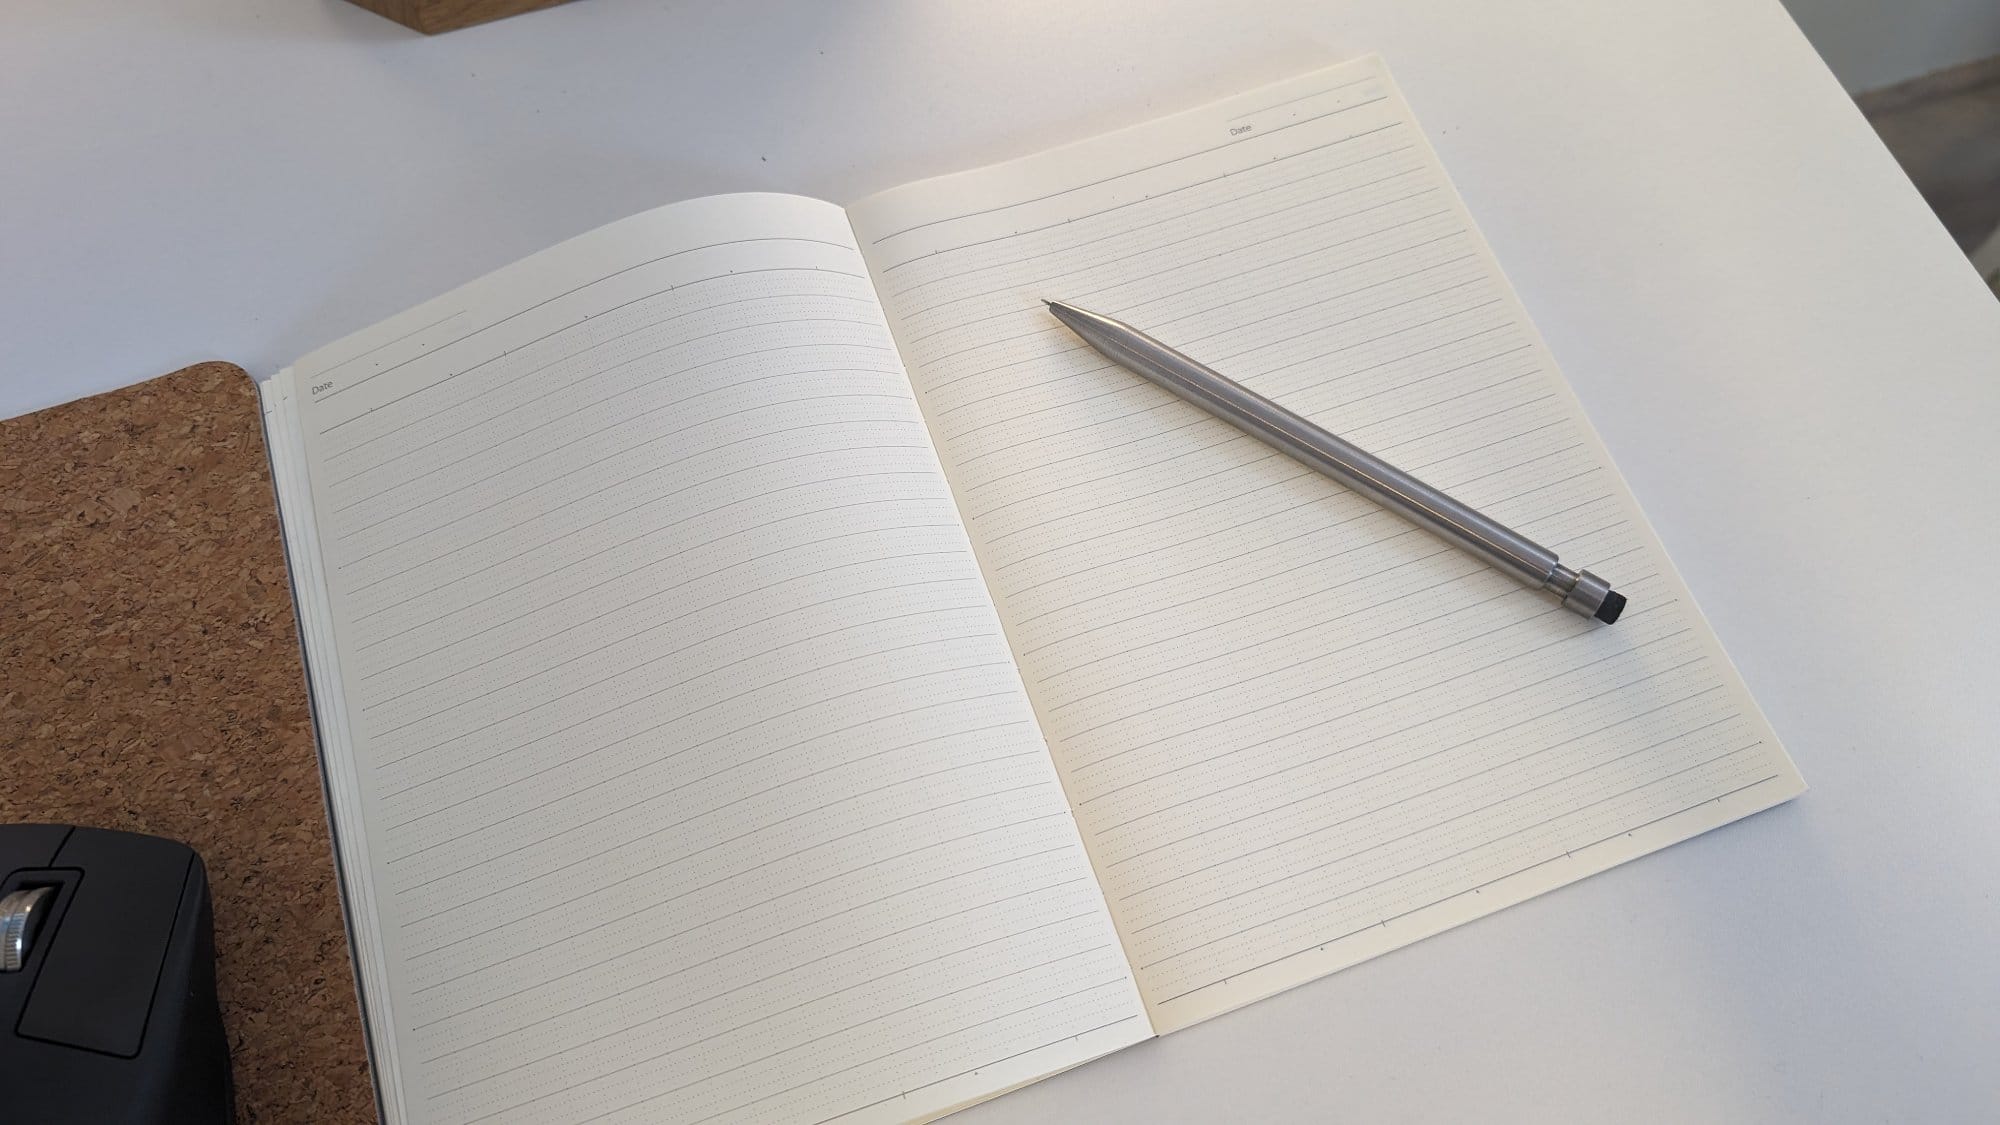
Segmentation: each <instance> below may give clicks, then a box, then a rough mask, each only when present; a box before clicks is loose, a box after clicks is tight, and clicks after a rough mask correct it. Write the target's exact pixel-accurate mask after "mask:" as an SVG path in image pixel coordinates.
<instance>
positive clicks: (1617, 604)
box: [1596, 590, 1625, 625]
mask: <svg viewBox="0 0 2000 1125" xmlns="http://www.w3.org/2000/svg"><path fill="white" fill-rule="evenodd" d="M1624 612H1625V595H1623V594H1621V593H1619V592H1618V591H1616V590H1612V591H1610V592H1609V593H1606V594H1605V595H1604V601H1603V603H1602V604H1601V605H1599V606H1598V607H1597V614H1596V616H1597V619H1598V620H1599V621H1602V622H1604V623H1605V624H1606V625H1609V624H1611V623H1612V622H1614V621H1616V620H1618V615H1619V614H1621V613H1624Z"/></svg>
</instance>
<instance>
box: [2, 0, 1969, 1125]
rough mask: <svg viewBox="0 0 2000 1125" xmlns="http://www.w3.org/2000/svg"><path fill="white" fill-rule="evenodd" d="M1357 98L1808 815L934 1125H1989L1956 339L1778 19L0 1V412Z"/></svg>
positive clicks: (1588, 9) (1552, 10) (1884, 179)
mask: <svg viewBox="0 0 2000 1125" xmlns="http://www.w3.org/2000/svg"><path fill="white" fill-rule="evenodd" d="M1366 51H1376V52H1380V53H1381V54H1382V55H1383V56H1385V57H1386V58H1387V59H1388V60H1389V63H1390V65H1391V66H1392V67H1393V68H1394V70H1395V72H1396V75H1397V78H1398V80H1399V81H1400V83H1401V85H1402V86H1403V88H1404V90H1405V92H1406V93H1407V95H1408V97H1409V100H1410V101H1411V102H1412V103H1413V104H1414V105H1415V107H1416V110H1417V112H1418V114H1419V115H1420V116H1421V117H1422V119H1423V121H1424V123H1425V125H1426V127H1427V128H1428V130H1429V132H1430V134H1431V138H1432V140H1433V142H1434V143H1435V144H1436V146H1437V148H1438V150H1439V152H1440V153H1441V154H1442V156H1443V158H1444V161H1445V164H1446V165H1447V166H1448V167H1449V168H1450V169H1451V170H1452V172H1453V173H1454V175H1455V176H1456V177H1457V179H1458V181H1459V184H1460V186H1461V188H1462V190H1463V192H1464V194H1465V197H1466V199H1467V201H1468V203H1469V204H1470V206H1471V208H1472V211H1473V213H1474V214H1475V215H1476V216H1477V218H1478V219H1479V221H1480V223H1481V225H1482V226H1483V228H1484V229H1485V231H1486V234H1487V235H1488V237H1489V238H1490V239H1491V241H1492V242H1493V244H1494V247H1495V249H1496V250H1497V252H1498V253H1499V256H1500V260H1501V261H1502V262H1503V263H1504V264H1505V265H1506V267H1507V269H1508V270H1509V272H1510V274H1511V276H1512V277H1513V279H1514V280H1515V283H1516V284H1517V286H1518V287H1519V289H1520V291H1521V294H1522V297H1523V298H1524V299H1525V301H1526V302H1527V305H1528V307H1529V309H1530V310H1531V311H1532V312H1533V314H1534V315H1535V318H1536V320H1537V321H1538V323H1539V324H1540V326H1541V328H1542V330H1543V332H1544V333H1545V334H1546V336H1547V337H1548V339H1549V342H1550V344H1551V345H1552V346H1553V347H1554V349H1555V352H1556V355H1557V357H1558V358H1559V359H1560V361H1561V363H1562V365H1563V367H1564V368H1565V369H1566V371H1567V372H1568V374H1569V377H1570V379H1571V380H1572V382H1574V383H1575V385H1576V388H1577V390H1578V392H1579V393H1580V394H1581V395H1582V397H1583V400H1584V402H1585V404H1586V406H1587V407H1588V408H1589V411H1590V414H1591V416H1592V418H1593V419H1594V420H1595V421H1596V423H1597V425H1598V427H1599V428H1600V429H1601V430H1602V431H1603V434H1604V436H1605V438H1606V440H1607V442H1608V443H1609V444H1610V446H1611V448H1612V449H1613V450H1614V451H1616V453H1617V456H1618V459H1619V462H1620V464H1621V465H1622V467H1623V469H1624V471H1625V473H1626V474H1627V476H1628V477H1629V478H1630V479H1631V481H1632V484H1633V486H1634V488H1635V489H1636V490H1637V491H1638V493H1639V496H1640V498H1641V500H1642V501H1643V502H1644V503H1645V504H1646V507H1647V509H1648V512H1649V514H1650V515H1651V516H1652V518H1653V520H1654V521H1655V523H1656V525H1657V526H1658V528H1659V530H1660V532H1661V534H1662V536H1663V537H1664V538H1665V539H1666V541H1667V543H1668V545H1669V546H1670V547H1671V548H1672V550H1673V552H1674V554H1675V557H1676V558H1677V559H1678V561H1679V562H1680V564H1681V566H1682V568H1683V569H1684V570H1685V572H1686V575H1687V578H1688V581H1689V582H1690V584H1692V585H1693V587H1694V589H1695V591H1696V592H1697V593H1698V594H1699V595H1700V597H1701V600H1702V603H1703V606H1704V607H1705V608H1706V610H1707V611H1708V613H1709V615H1710V616H1711V617H1712V618H1713V620H1714V622H1715V626H1716V628H1717V629H1718V631H1719V632H1720V633H1721V634H1722V637H1723V640H1724V642H1725V643H1726V644H1727V645H1728V646H1729V649H1730V651H1731V653H1732V654H1733V655H1734V657H1735V659H1736V660H1737V662H1738V663H1739V665H1740V666H1741V667H1742V670H1743V672H1744V675H1745V676H1746V677H1747V678H1748V680H1749V681H1750V685H1751V687H1752V689H1753V690H1754V691H1755V692H1756V693H1757V696H1758V698H1759V699H1760V701H1761V702H1762V703H1763V705H1764V707H1765V709H1766V711H1767V712H1768V714H1769V715H1770V718H1771V720H1772V722H1773V723H1774V724H1775V725H1776V726H1777V728H1778V730H1779V732H1780V733H1781V734H1782V735H1783V736H1784V738H1785V741H1786V743H1787V744H1788V745H1789V747H1790V749H1791V751H1792V753H1793V755H1794V756H1795V757H1796V758H1797V760H1798V763H1799V766H1800V768H1801V769H1802V770H1803V771H1804V773H1805V775H1806V778H1807V780H1808V781H1809V782H1810V783H1811V784H1812V785H1813V790H1812V791H1811V792H1810V793H1808V794H1807V795H1806V796H1804V797H1803V798H1801V799H1799V800H1798V801H1796V802H1793V803H1792V804H1791V805H1788V806H1786V807H1784V808H1781V809H1778V810H1774V811H1772V812H1768V813H1764V814H1762V815H1760V816H1757V817H1754V818H1752V819H1751V820H1749V821H1747V822H1744V823H1742V824H1738V825H1735V826H1733V827H1730V828H1728V829H1724V830H1722V831H1720V832H1716V833H1712V834H1710V835H1708V836H1705V837H1703V838H1701V839H1699V840H1696V841H1693V842H1691V843H1687V844H1683V845H1681V846H1679V847H1676V848H1673V849H1670V850H1669V851H1667V852H1665V853H1662V854H1660V855H1657V856H1653V857H1651V858H1648V859H1645V860H1642V861H1640V862H1638V863H1635V864H1632V865H1630V866H1628V867H1624V868H1620V869H1618V870H1616V871H1614V872H1611V873H1610V874H1607V875H1604V876H1600V877H1598V878H1595V879H1591V880H1588V881H1586V882H1584V883H1582V884H1579V885H1577V886H1575V887H1571V888H1569V889H1566V890H1563V891H1559V892H1557V893H1555V894H1552V895H1549V896H1546V897H1543V898H1540V899H1537V900H1535V901H1533V902H1531V903H1529V904H1527V905H1525V906H1521V907H1518V908H1516V909H1513V910H1510V911H1506V912H1504V913H1502V914H1500V915H1497V916H1495V917H1493V918H1490V919H1487V920H1485V921H1482V922H1479V923H1476V924H1473V925H1471V926H1467V927H1464V928H1462V929H1459V930H1457V931H1454V932H1452V933H1449V934H1446V935H1444V936H1442V937H1438V938H1434V939H1432V940H1430V941H1427V942H1423V943H1421V944H1419V945H1416V946H1414V947H1411V948H1409V949H1406V950H1404V951H1402V952H1399V953H1396V954H1393V955H1391V956H1388V957H1384V958H1381V959H1378V960H1376V961H1373V962H1370V963H1368V964H1365V965H1362V966H1360V967H1358V968H1355V969H1352V970H1349V971H1348V972H1345V973H1341V974H1339V975H1337V976H1334V977H1331V978H1328V979H1326V980H1322V981H1320V982H1318V983H1316V984H1314V985H1311V986H1309V987H1306V988H1302V989H1299V990H1296V991H1294V992H1291V993H1289V994H1286V995H1284V996H1281V997H1278V998H1275V999H1272V1000H1268V1001H1265V1002H1264V1003H1261V1004H1257V1005H1255V1006H1253V1007H1250V1008H1248V1009H1245V1010H1243V1011H1240V1012H1237V1013H1235V1014H1233V1015H1230V1016H1227V1017H1224V1018H1222V1019H1218V1020H1215V1021H1212V1022H1210V1023H1208V1024H1206V1025H1203V1026H1201V1027H1198V1028H1196V1029H1193V1030H1190V1031H1188V1032H1185V1033H1183V1034H1180V1035H1176V1036H1174V1037H1172V1038H1170V1039H1167V1040H1163V1041H1159V1042H1155V1043H1152V1044H1148V1045H1145V1046H1143V1047H1140V1048H1138V1049H1135V1050H1131V1051H1127V1052H1125V1053H1123V1054H1121V1055H1118V1056H1114V1057H1112V1058H1110V1059H1107V1060H1104V1061H1101V1062H1098V1063H1093V1064H1091V1065H1089V1066H1087V1067H1084V1068H1082V1069H1080V1070H1077V1071H1074V1072H1071V1073H1070V1074H1067V1075H1064V1076H1062V1077H1060V1078H1057V1079H1054V1080H1052V1081H1049V1082H1045V1083H1042V1084H1040V1085H1039V1086H1035V1087H1032V1088H1030V1089H1028V1090H1026V1091H1023V1092H1021V1093H1017V1094H1013V1095H1009V1096H1007V1097H1005V1098H1002V1099H1000V1100H998V1101H996V1102H993V1103H991V1104H988V1105H986V1106H983V1107H981V1108H979V1109H976V1110H973V1111H970V1112H968V1113H966V1114H964V1115H963V1116H962V1117H960V1118H958V1119H956V1120H962V1121H964V1122H966V1123H967V1125H1002V1123H1004V1122H1041V1121H1052V1120H1061V1121H1086V1120H1087V1121H1106V1122H1148V1123H1159V1122H1208V1121H1313V1122H1320V1121H1336V1120H1343V1121H1345V1120H1351V1121H1379V1120H1396V1121H1463V1120H1481V1121H1550V1120H1604V1119H1624V1120H1662V1121H1690V1122H1706V1121H1815V1122H1817V1121H1881V1120H1895V1121H1976V1120H1995V1119H2000V1063H1996V1060H2000V892H1996V889H1995V888H1996V886H2000V874H1996V868H2000V815H1995V814H1996V810H2000V595H1996V593H1995V584H1996V580H2000V566H1996V565H1995V559H1996V558H2000V519H1997V518H1996V517H2000V456H1996V455H1995V453H1994V452H1993V449H1994V445H1995V429H1996V423H2000V303H1996V302H1995V301H1994V300H1993V299H1992V297H1991V296H1989V295H1988V294H1987V293H1986V292H1985V290H1984V289H1983V288H1982V287H1981V286H1980V285H1979V284H1978V282H1977V281H1976V279H1975V277H1974V275H1973V272H1972V270H1971V269H1970V267H1969V266H1967V264H1966V263H1965V261H1964V260H1963V258H1961V257H1960V255H1959V254H1958V253H1957V252H1956V251H1955V250H1954V249H1953V247H1952V244H1951V242H1950V240H1949V239H1948V238H1946V236H1945V234H1944V231H1943V230H1942V229H1940V228H1939V226H1938V224H1937V222H1936V221H1935V220H1934V219H1933V218H1932V217H1931V215H1930V213H1929V212H1928V211H1927V210H1926V209H1925V207H1924V205H1923V203H1922V202H1921V201H1920V200H1919V199H1918V197H1917V194H1916V192H1915V191H1914V190H1913V189H1912V188H1911V187H1910V185H1909V183H1908V182H1907V181H1906V180H1905V179H1904V178H1903V177H1902V175H1901V174H1900V173H1899V172H1898V170H1897V168H1896V166H1895V165H1894V164H1893V163H1892V162H1891V160H1890V158H1889V156H1888V155H1887V154H1886V153H1885V152H1884V151H1883V149H1882V148H1881V146H1880V145H1879V144H1878V143H1877V142H1876V140H1875V138H1874V136H1873V135H1872V134H1871V133H1870V132H1869V130H1868V127H1867V125H1866V124H1865V123H1864V122H1863V121H1862V119H1861V117H1860V116H1859V115H1858V114H1857V113H1856V112H1855V110H1854V108H1853V106H1852V105H1851V104H1850V103H1849V102H1848V100H1847V98H1846V97H1845V96H1844V95H1843V94H1842V93H1841V91H1840V88H1839V87H1838V86H1837V85H1836V84H1835V82H1834V80H1833V78H1832V77H1831V76H1830V75H1829V74H1828V73H1827V71H1826V70H1825V69H1824V67H1822V65H1821V64H1820V62H1819V60H1818V58H1817V57H1815V56H1814V55H1813V53H1812V51H1811V49H1810V48H1809V47H1808V46H1807V44H1806V42H1805V40H1804V39H1803V38H1802V37H1801V36H1800V35H1799V33H1798V31H1797V30H1796V29H1795V28H1794V27H1793V26H1792V24H1791V22H1790V21H1789V20H1788V19H1787V18H1786V16H1785V15H1784V14H1783V12H1782V11H1781V10H1780V9H1779V7H1778V5H1777V3H1776V2H1775V0H1754V2H1753V0H1651V2H1643V0H1617V2H1613V0H1553V2H1552V0H1518V2H1511V3H1501V2H1496V0H1459V2H1450V3H1447V2H1437V3H1430V4H1412V3H1408V2H1407V0H1341V2H1339V3H1329V2H1325V0H1305V2H1297V3H1283V2H1277V0H1271V2H1263V0H1235V2H1232V3H1228V4H1213V3H1199V2H1190V3H1165V2H1161V0H1151V2H1147V3H1136V2H1133V3H1099V4H1088V3H1075V2H1066V3H1046V2H1039V0H1037V2H1033V3H1006V4H945V3H931V2H916V0H911V2H908V3H897V4H890V3H876V4H868V5H861V4H854V5H846V4H828V3H814V2H811V0H801V2H797V3H783V4H779V3H759V4H743V5H736V6H734V7H731V6H728V5H721V4H706V3H695V2H692V0H689V2H679V3H642V2H639V0H582V2H580V3H577V4H574V5H571V6H569V7H565V8H559V9H556V10H554V11H550V12H544V13H539V14H536V15H531V16H526V17H522V18H520V19H516V20H511V21H506V22H502V23H499V24H493V25H489V26H486V27H482V28H474V29H471V30H467V31H459V32H454V33H452V34H450V35H448V36H445V37H442V38H439V39H434V40H426V39H423V38H421V37H419V36H416V35H414V34H412V33H409V32H406V31H404V30H403V29H401V28H399V27H396V26H394V25H392V24H390V23H388V22H386V21H383V20H380V19H378V18H376V17H374V16H372V15H369V14H367V13H365V12H362V11H361V10H359V9H354V8H350V7H349V6H348V5H346V4H345V3H342V2H339V0H282V2H274V0H148V2H147V3H143V4H133V3H124V2H119V0H8V2H7V3H6V4H5V5H4V6H0V415H6V414H12V413H15V412H18V411H23V410H27V409H30V408H33V407H38V406H43V405H47V404H50V403H54V402H58V401H61V400H63V399H67V398H71V397H75V396H78V395H81V394H85V393H87V392H92V391H98V390H105V389H109V388H111V387H115V386H119V385H121V384H124V383H129V382H133V381H136V380H139V379H142V378H146V377H149V376H152V375H156V374H160V373H163V372H166V371H169V370H172V369H174V368H176V367H179V366H181V365H183V364H186V363H189V362H192V361H195V360H200V359H208V358H223V359H230V360H234V361H236V362H238V363H241V364H243V365H244V366H246V367H248V368H250V369H251V370H253V371H255V372H257V373H259V374H265V373H268V372H270V371H272V370H274V369H275V368H277V367H278V366H280V365H282V364H283V363H285V362H288V361H289V360H290V359H292V358H294V357H295V356H297V355H298V354H300V353H302V352H304V351H306V350H307V349H309V348H311V347H313V346H315V345H318V344H321V343H324V342H327V341H330V340H333V339H335V338H337V337H339V336H341V335H344V334H345V333H347V332H349V331H351V330H353V329H356V328H360V327H362V326H364V325H366V324H368V323H370V322H372V321H374V320H376V319H378V318H381V317H384V316H387V315H389V314H391V313H394V312H396V311H398V310H399V309H401V308H404V307H406V306H408V305H411V304H414V303H416V302H417V301H419V300H421V299H423V298H426V297H430V296H432V295H434V294H436V293H439V292H442V291H443V290H445V289H447V288H449V287H451V286H453V285H455V284H457V283H459V282H462V281H465V280H468V279H470V278H472V277H474V276H476V275H478V274H480V273H483V272H485V271H487V270H489V269H492V268H494V267H496V266H499V265H502V264H504V263H506V262H508V261H510V260H512V259H514V258H517V257H519V256H522V255H524V254H527V253H529V252H531V251H534V250H537V249H540V248H542V247H544V246H547V245H549V244H550V243H553V242H555V241H557V240H558V239H561V238H564V237H566V236H569V235H572V234H576V233H579V232H582V231H584V230H587V229H589V228H590V227H593V226H596V225H598V224H600V223H604V222H607V221H609V220H612V219H615V218H619V217H621V216H623V215H626V214H629V213H631V212H634V211H638V210H641V209H644V208H646V207H649V206H652V205H655V204H658V203H663V202H666V201H669V200H674V199H679V198H682V197H686V196H693V195H702V194H707V193H711V192H719V191H730V190H739V189H766V190H786V191H799V192H804V193H808V194H817V195H822V196H825V197H827V198H831V199H835V200H847V199H853V198H856V197H859V196H860V195H863V194H865V193H867V192H869V191H872V190H874V189H876V188H880V187H886V186H889V185H892V184H896V183H900V182H903V181H905V180H909V179H913V178H916V177H918V176H921V175H926V174H931V173H938V172H946V171H951V170H954V169H958V168H961V167H966V166H969V165H972V164H975V163H982V162H985V161H988V160H993V159H998V158H1001V157H1005V156H1010V155H1014V154H1018V153H1023V152H1028V151H1032V150H1035V149H1037V148H1040V147H1043V146H1045V145H1048V144H1051V143H1054V142H1056V141H1060V140H1064V139H1069V138H1074V137H1079V136H1084V135H1087V134H1090V133H1092V132H1096V131H1098V130H1100V129H1104V128H1108V127H1111V126H1115V125H1119V124H1124V123H1128V122H1131V121H1135V120H1140V119H1144V118H1147V117H1150V116H1153V115H1155V114H1157V113H1161V112H1164V111H1167V110H1170V109H1175V108H1179V107H1183V106H1187V105H1192V104H1196V103H1198V102H1200V101H1203V100H1206V99H1208V98H1210V97H1213V96H1216V95H1220V94H1224V93H1228V92H1231V91H1234V90H1237V89H1240V88H1245V87H1248V86H1250V85H1252V84H1255V83H1258V82H1262V81H1265V80H1268V79H1273V78H1277V77H1281V76H1284V75H1287V74H1291V73H1294V72H1297V71H1301V70H1304V69H1307V68H1310V67H1313V66H1317V65H1321V64H1324V63H1327V62H1330V61H1335V60H1338V59H1341V58H1344V57H1347V56H1350V55H1353V54H1358V53H1362V52H1366Z"/></svg>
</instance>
